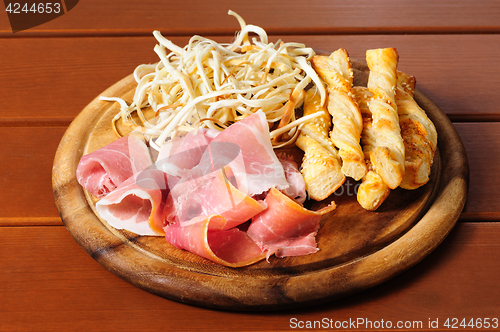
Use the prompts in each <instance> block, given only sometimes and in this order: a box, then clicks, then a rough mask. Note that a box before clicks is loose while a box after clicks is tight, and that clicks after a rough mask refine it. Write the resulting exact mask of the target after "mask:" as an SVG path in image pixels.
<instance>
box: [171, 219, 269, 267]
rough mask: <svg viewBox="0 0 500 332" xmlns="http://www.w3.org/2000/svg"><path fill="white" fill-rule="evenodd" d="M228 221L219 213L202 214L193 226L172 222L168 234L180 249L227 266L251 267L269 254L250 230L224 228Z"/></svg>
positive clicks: (194, 221)
mask: <svg viewBox="0 0 500 332" xmlns="http://www.w3.org/2000/svg"><path fill="white" fill-rule="evenodd" d="M225 224H226V221H225V218H224V217H222V216H219V215H212V216H200V217H198V218H195V219H193V220H192V222H191V223H190V224H189V225H184V226H181V224H180V223H176V224H171V225H168V226H167V227H165V237H166V239H167V242H169V243H170V244H172V245H174V246H175V247H177V248H179V249H185V250H188V251H190V252H192V253H194V254H197V255H199V256H201V257H205V258H207V259H209V260H211V261H213V262H216V263H219V264H222V265H225V266H231V267H241V266H247V265H250V264H253V263H256V262H258V261H260V260H262V259H263V258H264V257H265V256H266V254H265V252H264V251H263V250H262V249H261V248H260V247H259V246H258V245H257V244H256V243H255V242H254V241H253V240H252V239H251V238H250V237H249V236H248V235H247V233H245V232H243V231H241V230H239V229H238V228H232V229H229V230H223V228H224V227H225Z"/></svg>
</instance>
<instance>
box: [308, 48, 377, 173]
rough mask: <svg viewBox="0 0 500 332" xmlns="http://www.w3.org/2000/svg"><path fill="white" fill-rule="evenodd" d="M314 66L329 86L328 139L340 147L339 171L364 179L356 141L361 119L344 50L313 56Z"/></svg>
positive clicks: (359, 149)
mask: <svg viewBox="0 0 500 332" xmlns="http://www.w3.org/2000/svg"><path fill="white" fill-rule="evenodd" d="M311 64H312V66H313V68H314V69H315V70H316V72H317V73H318V75H319V76H320V78H321V79H322V80H323V81H324V82H325V83H326V84H327V86H328V94H329V97H328V111H329V112H330V114H331V115H332V122H333V129H332V131H331V133H330V138H331V140H332V142H333V143H334V144H335V146H336V147H337V148H338V149H339V155H340V158H341V159H342V172H343V173H344V174H345V175H346V176H350V177H352V178H354V179H355V180H359V179H361V178H363V176H364V175H365V174H366V171H367V167H366V164H365V161H364V157H363V151H362V149H361V146H360V144H359V142H360V136H361V131H362V128H363V120H362V117H361V113H360V112H359V109H358V105H357V104H356V101H355V100H354V95H353V93H352V79H353V71H352V67H351V62H350V59H349V55H348V53H347V51H346V50H344V49H339V50H337V51H335V52H333V53H332V54H331V55H330V56H329V57H327V56H314V57H313V59H312V60H311Z"/></svg>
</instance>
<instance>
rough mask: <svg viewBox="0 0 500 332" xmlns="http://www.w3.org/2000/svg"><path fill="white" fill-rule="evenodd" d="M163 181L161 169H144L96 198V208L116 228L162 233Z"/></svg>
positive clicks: (165, 197) (148, 233)
mask: <svg viewBox="0 0 500 332" xmlns="http://www.w3.org/2000/svg"><path fill="white" fill-rule="evenodd" d="M166 182H167V180H166V173H164V172H163V171H161V170H156V169H147V170H144V171H143V172H140V173H137V174H135V175H133V176H131V177H130V178H128V179H127V180H125V182H123V183H122V184H121V185H120V186H119V187H118V188H117V189H115V190H114V191H113V192H111V193H110V194H109V195H107V196H106V197H104V198H102V199H101V200H99V201H98V202H97V204H96V210H97V212H98V213H99V215H100V216H101V218H103V219H104V220H106V222H107V223H108V224H109V225H111V226H112V227H114V228H116V229H125V230H128V231H131V232H134V233H136V234H138V235H151V236H162V235H164V234H165V232H164V230H163V227H164V226H165V225H164V219H163V216H162V214H163V208H164V205H165V202H166V199H167V195H168V188H167V187H166Z"/></svg>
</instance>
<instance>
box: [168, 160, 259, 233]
mask: <svg viewBox="0 0 500 332" xmlns="http://www.w3.org/2000/svg"><path fill="white" fill-rule="evenodd" d="M227 173H228V167H224V168H221V169H220V170H218V171H215V172H213V173H210V174H208V175H205V176H203V177H198V178H194V179H187V180H186V181H184V182H179V183H178V184H177V185H176V186H175V187H173V188H172V189H171V192H170V194H169V202H170V199H171V200H172V202H173V204H172V206H168V207H167V208H166V210H169V209H173V211H169V212H168V213H169V214H170V216H172V215H175V217H173V218H172V217H169V218H168V219H169V221H171V222H179V223H180V224H181V225H186V224H190V223H192V222H193V219H196V218H198V217H200V216H210V215H219V216H221V217H223V218H224V220H225V224H224V227H223V229H230V228H233V227H236V226H238V225H240V224H242V223H244V222H246V221H248V220H250V219H251V218H252V217H253V216H255V215H256V214H258V213H260V212H262V211H264V210H265V209H266V204H265V203H264V202H263V201H257V200H255V199H253V198H252V197H250V196H248V195H246V194H245V193H243V192H241V191H240V190H238V189H237V188H236V187H235V186H234V185H233V184H232V183H231V181H230V179H229V178H228V175H227Z"/></svg>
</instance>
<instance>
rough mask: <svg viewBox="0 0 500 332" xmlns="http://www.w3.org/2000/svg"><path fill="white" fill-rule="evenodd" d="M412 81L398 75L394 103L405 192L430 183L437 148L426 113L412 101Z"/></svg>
mask: <svg viewBox="0 0 500 332" xmlns="http://www.w3.org/2000/svg"><path fill="white" fill-rule="evenodd" d="M414 90H415V79H414V78H413V76H410V75H406V74H404V73H402V72H398V88H397V91H396V104H397V107H398V116H399V125H400V127H401V135H402V137H403V141H404V146H405V176H404V179H403V181H402V182H401V184H400V187H401V188H404V189H417V188H419V187H421V186H423V185H424V184H426V183H427V182H428V181H429V175H430V173H431V167H432V162H433V160H434V154H435V152H436V147H437V131H436V128H435V126H434V124H433V123H432V121H431V120H430V119H429V118H428V117H427V114H426V113H425V111H424V110H423V109H422V108H420V106H419V105H418V104H417V103H416V102H415V100H414V99H413V92H414Z"/></svg>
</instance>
